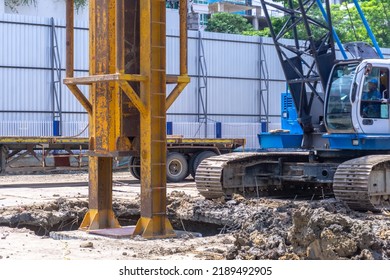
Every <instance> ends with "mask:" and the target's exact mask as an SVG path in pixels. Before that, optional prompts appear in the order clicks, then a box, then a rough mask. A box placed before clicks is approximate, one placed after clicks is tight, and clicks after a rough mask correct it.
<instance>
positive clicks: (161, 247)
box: [0, 171, 390, 260]
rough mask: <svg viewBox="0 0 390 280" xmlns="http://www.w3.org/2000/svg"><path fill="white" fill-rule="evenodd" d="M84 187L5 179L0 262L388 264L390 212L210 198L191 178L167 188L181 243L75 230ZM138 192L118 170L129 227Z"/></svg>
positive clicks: (118, 204)
mask: <svg viewBox="0 0 390 280" xmlns="http://www.w3.org/2000/svg"><path fill="white" fill-rule="evenodd" d="M87 180H88V174H87V173H86V172H71V173H70V172H68V173H63V174H61V173H57V174H46V175H43V174H37V175H7V176H3V177H0V259H27V260H35V259H39V260H40V259H47V260H51V259H56V260H58V259H60V260H66V259H80V260H90V259H101V260H117V259H119V260H127V259H151V260H161V259H169V260H174V259H177V260H186V259H187V260H188V259H193V260H196V259H197V260H203V259H207V260H219V259H243V260H256V259H289V260H290V259H331V260H333V259H389V258H390V216H389V213H387V212H385V211H384V212H382V213H377V214H374V213H361V212H355V211H351V210H350V209H349V208H348V207H347V206H345V205H344V204H343V203H341V202H339V201H336V200H335V199H333V198H328V199H325V200H317V201H307V200H300V199H299V198H298V199H295V200H291V199H276V198H268V199H265V198H260V199H244V198H243V197H241V196H236V197H234V198H233V199H232V200H228V201H225V200H224V199H216V200H206V199H204V198H203V197H201V196H199V195H198V193H197V191H196V188H195V183H194V182H193V181H192V180H187V181H185V182H184V183H177V184H168V198H167V204H168V207H167V211H168V212H167V213H168V217H169V219H170V221H171V223H172V225H173V227H174V228H175V230H177V232H178V237H176V238H167V239H156V240H146V239H144V238H142V237H140V236H136V237H131V238H124V239H115V238H107V237H102V236H99V235H95V234H87V233H85V232H83V231H80V230H77V228H78V226H79V224H80V222H81V220H82V218H83V217H84V215H85V213H86V212H87V210H88V203H87V197H88V187H87ZM139 191H140V185H139V182H138V181H137V180H135V179H134V178H132V177H130V175H129V174H128V173H127V171H119V172H115V173H114V187H113V208H114V209H113V210H114V212H115V214H116V216H117V217H118V220H119V221H120V223H121V225H122V226H129V225H134V224H135V223H136V221H137V220H138V218H139V211H140V210H139V209H140V198H139ZM200 235H201V237H199V236H200Z"/></svg>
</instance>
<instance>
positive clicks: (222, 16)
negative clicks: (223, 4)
mask: <svg viewBox="0 0 390 280" xmlns="http://www.w3.org/2000/svg"><path fill="white" fill-rule="evenodd" d="M206 31H210V32H220V33H233V34H242V33H243V32H245V31H254V29H253V27H252V25H251V24H250V23H249V22H248V20H247V19H245V18H244V17H242V16H240V15H237V14H229V13H216V14H213V15H212V16H211V18H210V19H209V21H208V23H207V28H206Z"/></svg>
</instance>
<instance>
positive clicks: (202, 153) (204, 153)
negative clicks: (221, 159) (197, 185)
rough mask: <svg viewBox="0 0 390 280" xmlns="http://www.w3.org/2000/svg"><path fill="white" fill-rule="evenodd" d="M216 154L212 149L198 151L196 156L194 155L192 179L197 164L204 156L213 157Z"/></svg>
mask: <svg viewBox="0 0 390 280" xmlns="http://www.w3.org/2000/svg"><path fill="white" fill-rule="evenodd" d="M216 155H217V154H216V153H215V152H213V151H203V152H200V153H199V154H197V156H196V157H195V160H194V175H193V177H194V179H195V175H196V169H197V168H198V166H199V164H200V163H201V162H202V161H203V160H205V159H206V158H209V157H213V156H216Z"/></svg>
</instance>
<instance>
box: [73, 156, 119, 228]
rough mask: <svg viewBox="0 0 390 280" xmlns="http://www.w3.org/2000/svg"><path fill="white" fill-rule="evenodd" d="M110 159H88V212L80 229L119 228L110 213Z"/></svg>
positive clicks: (112, 214)
mask: <svg viewBox="0 0 390 280" xmlns="http://www.w3.org/2000/svg"><path fill="white" fill-rule="evenodd" d="M112 163H113V162H112V158H111V157H106V158H103V157H89V165H88V166H89V194H88V196H89V210H88V212H87V214H86V215H85V217H84V219H83V222H82V223H81V226H80V229H83V230H93V229H103V228H118V227H120V225H119V222H118V220H117V219H116V217H115V215H114V212H113V211H112Z"/></svg>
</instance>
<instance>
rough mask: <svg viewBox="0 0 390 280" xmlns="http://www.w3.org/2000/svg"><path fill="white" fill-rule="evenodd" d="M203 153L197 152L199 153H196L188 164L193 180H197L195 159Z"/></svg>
mask: <svg viewBox="0 0 390 280" xmlns="http://www.w3.org/2000/svg"><path fill="white" fill-rule="evenodd" d="M200 153H201V152H197V153H194V154H193V155H192V156H191V157H190V160H189V162H188V169H189V171H190V174H191V176H192V178H194V179H195V168H194V167H195V165H194V164H195V159H196V157H197V156H198V155H199V154H200Z"/></svg>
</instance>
